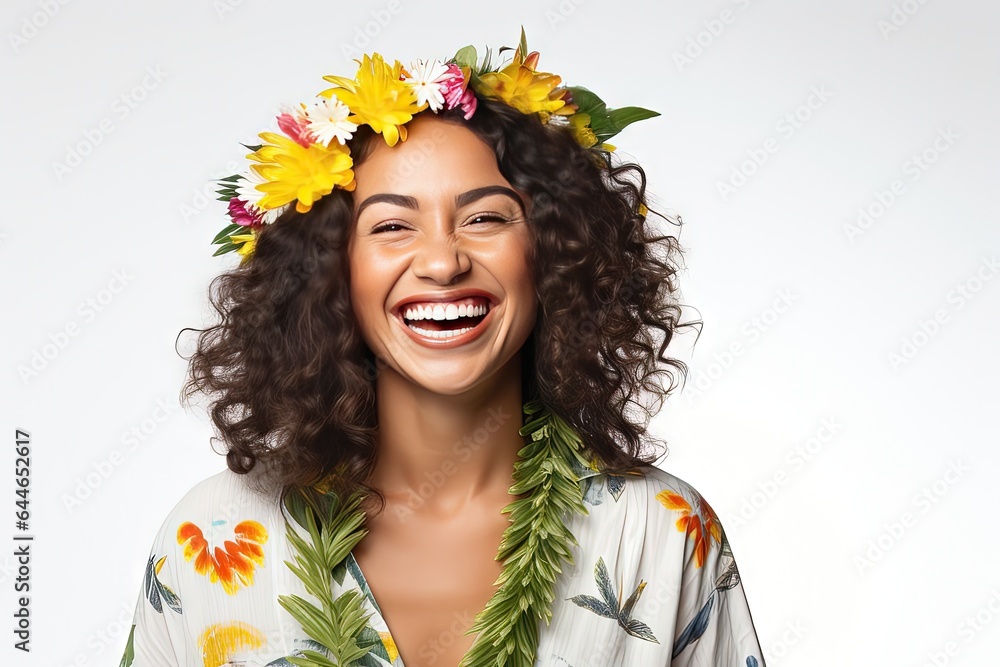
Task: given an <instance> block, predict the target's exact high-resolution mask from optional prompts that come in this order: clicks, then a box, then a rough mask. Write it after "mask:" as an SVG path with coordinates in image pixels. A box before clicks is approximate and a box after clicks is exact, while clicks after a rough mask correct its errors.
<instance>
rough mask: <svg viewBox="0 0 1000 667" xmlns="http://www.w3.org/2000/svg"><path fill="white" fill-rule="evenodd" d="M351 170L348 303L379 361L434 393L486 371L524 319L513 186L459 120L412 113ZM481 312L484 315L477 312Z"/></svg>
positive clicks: (525, 257)
mask: <svg viewBox="0 0 1000 667" xmlns="http://www.w3.org/2000/svg"><path fill="white" fill-rule="evenodd" d="M407 132H408V136H407V139H406V140H405V141H402V142H399V143H397V144H396V145H395V146H393V147H391V148H390V147H389V146H386V145H385V142H383V141H381V139H380V138H378V139H377V140H376V148H375V149H374V150H373V151H372V152H371V153H370V154H369V156H368V157H367V158H366V159H365V160H364V161H363V162H362V163H361V164H360V165H358V166H357V168H356V169H355V179H356V182H357V185H356V189H355V191H354V218H355V219H354V227H353V230H352V233H351V236H350V240H349V243H348V258H349V263H350V272H351V303H352V307H353V310H354V315H355V317H356V318H357V321H358V324H359V326H360V328H361V332H362V335H363V337H364V339H365V342H366V343H367V344H368V347H369V348H370V349H371V350H372V352H374V353H375V356H376V357H377V358H379V359H380V360H381V361H382V362H383V363H384V364H385V365H387V366H388V367H389V368H391V369H392V370H394V371H396V372H397V373H399V374H400V375H401V376H403V377H405V378H407V379H409V380H410V381H411V382H413V383H415V384H417V385H420V386H422V387H424V388H425V389H427V390H428V391H433V392H435V393H439V394H459V393H462V392H465V391H467V390H469V389H471V388H473V387H476V386H477V385H479V384H480V383H482V382H484V381H488V378H490V376H492V375H493V374H494V373H495V372H496V371H497V370H499V369H500V368H502V367H503V366H504V364H506V363H508V361H510V359H511V357H513V356H514V354H515V353H516V352H517V351H518V350H519V349H520V348H521V346H522V345H523V344H524V342H525V340H527V338H528V336H529V335H530V334H531V331H532V329H533V328H534V326H535V317H536V310H537V305H538V303H537V298H536V295H535V288H534V285H533V283H532V278H531V258H532V241H531V235H530V230H529V228H528V224H527V221H526V219H525V213H526V212H525V208H524V206H525V204H523V203H522V195H520V194H519V193H517V192H515V191H514V189H513V188H512V187H511V185H510V183H508V182H507V180H506V179H505V178H504V177H503V176H502V175H501V174H500V171H499V170H498V169H497V164H496V156H495V155H494V153H493V151H492V149H491V148H490V147H489V146H487V145H486V144H485V143H484V142H483V141H482V140H480V139H479V138H478V137H477V136H476V135H475V134H473V133H472V131H470V130H469V129H467V128H465V127H463V126H461V125H458V124H455V123H451V122H446V121H443V120H441V119H439V118H436V117H434V116H433V115H431V114H421V115H419V116H417V117H416V118H414V119H413V120H412V121H410V122H409V123H407ZM484 312H485V315H483V314H482V313H484Z"/></svg>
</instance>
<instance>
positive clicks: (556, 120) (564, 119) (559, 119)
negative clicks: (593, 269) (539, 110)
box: [547, 114, 569, 127]
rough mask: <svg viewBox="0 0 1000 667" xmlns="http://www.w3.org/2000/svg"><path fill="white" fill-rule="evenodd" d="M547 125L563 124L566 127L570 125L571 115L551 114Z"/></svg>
mask: <svg viewBox="0 0 1000 667" xmlns="http://www.w3.org/2000/svg"><path fill="white" fill-rule="evenodd" d="M547 125H562V126H564V127H565V126H567V125H569V117H568V116H561V115H559V114H552V115H551V116H549V122H548V123H547Z"/></svg>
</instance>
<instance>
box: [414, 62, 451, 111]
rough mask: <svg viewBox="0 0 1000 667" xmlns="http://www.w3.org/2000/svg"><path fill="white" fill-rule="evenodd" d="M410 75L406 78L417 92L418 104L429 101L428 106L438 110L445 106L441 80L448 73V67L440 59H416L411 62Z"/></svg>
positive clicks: (432, 109)
mask: <svg viewBox="0 0 1000 667" xmlns="http://www.w3.org/2000/svg"><path fill="white" fill-rule="evenodd" d="M409 72H410V77H408V78H406V79H404V81H406V83H408V84H410V85H411V86H413V88H414V90H415V92H416V93H417V104H418V105H423V104H424V103H425V102H426V103H427V108H429V109H430V110H431V111H434V112H437V110H438V109H441V108H442V107H444V95H443V94H442V93H441V86H440V85H439V84H440V81H438V79H441V78H442V77H444V76H445V75H447V74H448V67H447V65H444V64H443V63H441V61H439V60H414V61H413V62H412V63H410V69H409Z"/></svg>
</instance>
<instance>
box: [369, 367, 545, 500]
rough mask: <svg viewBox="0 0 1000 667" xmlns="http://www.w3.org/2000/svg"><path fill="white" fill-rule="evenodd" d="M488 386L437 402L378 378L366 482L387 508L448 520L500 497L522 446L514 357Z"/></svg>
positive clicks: (388, 377) (438, 397) (397, 379)
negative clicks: (372, 455) (374, 442)
mask: <svg viewBox="0 0 1000 667" xmlns="http://www.w3.org/2000/svg"><path fill="white" fill-rule="evenodd" d="M490 380H491V381H490V382H487V383H484V384H482V385H480V386H479V387H477V388H476V389H474V390H472V391H469V392H465V393H463V394H459V395H443V394H437V393H433V392H428V391H426V390H425V389H423V388H422V387H420V386H418V385H415V384H414V383H412V382H410V381H409V380H407V379H406V378H404V377H402V376H400V375H399V374H397V373H394V372H392V371H384V372H383V373H382V374H381V375H380V377H379V379H378V381H377V383H376V389H375V394H376V401H377V413H378V423H379V427H378V430H379V442H378V458H377V461H376V464H375V469H374V471H373V473H372V476H371V479H370V480H369V483H370V484H371V485H372V486H374V487H375V488H377V489H379V490H380V491H381V492H382V494H383V495H384V496H385V498H386V500H387V502H388V503H391V504H394V505H396V504H399V503H402V505H403V506H404V507H406V508H409V509H410V510H412V511H418V510H422V511H430V512H434V513H442V514H446V515H448V514H453V513H459V512H462V511H463V509H464V508H466V507H467V505H468V504H469V503H472V502H476V501H478V500H482V499H484V498H490V499H495V498H497V497H498V496H501V497H502V496H504V495H505V494H506V493H507V490H508V489H509V487H510V485H511V483H512V479H511V474H512V473H513V471H514V463H515V461H517V453H518V451H519V450H520V449H521V448H522V447H523V446H524V444H525V439H524V437H523V436H521V435H520V434H519V433H518V430H519V429H520V428H521V425H522V421H523V415H522V412H521V410H522V406H523V402H524V400H526V397H523V396H522V391H521V372H520V359H519V355H515V357H514V358H513V359H511V360H510V362H509V363H507V364H506V365H505V367H504V368H503V369H501V370H500V371H498V372H497V373H496V374H495V375H494V376H493V378H490Z"/></svg>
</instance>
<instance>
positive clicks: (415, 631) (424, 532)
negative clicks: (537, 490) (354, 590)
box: [352, 520, 509, 667]
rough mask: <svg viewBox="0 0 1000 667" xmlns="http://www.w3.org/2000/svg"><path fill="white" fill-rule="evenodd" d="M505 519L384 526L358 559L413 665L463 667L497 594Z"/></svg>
mask: <svg viewBox="0 0 1000 667" xmlns="http://www.w3.org/2000/svg"><path fill="white" fill-rule="evenodd" d="M506 525H509V524H507V522H506V521H485V520H484V521H468V520H466V521H463V522H460V523H446V524H444V525H436V526H430V525H420V524H419V523H416V524H414V525H410V526H388V527H387V526H382V527H379V528H377V529H376V530H373V531H372V532H371V533H369V535H368V536H366V537H365V539H364V540H362V542H361V543H359V545H358V546H357V547H355V550H354V552H353V554H352V556H353V558H354V560H355V563H356V564H357V565H358V566H359V569H358V572H357V574H359V575H360V576H361V577H362V578H363V579H364V580H365V584H366V585H367V587H368V589H369V591H370V593H371V596H372V598H373V599H374V600H375V603H376V604H377V605H378V608H379V610H380V612H381V615H382V618H383V620H384V622H385V624H386V626H387V627H388V630H389V633H391V637H392V641H393V642H394V643H395V648H396V649H397V650H398V652H399V655H401V656H402V659H403V662H404V663H405V664H406V666H407V667H424V666H434V667H438V666H444V667H454V666H455V665H458V663H459V662H460V660H461V658H462V656H464V655H465V653H466V651H467V650H468V649H469V647H470V646H471V645H472V641H473V638H474V635H472V634H468V635H467V634H466V631H467V630H469V628H471V627H472V623H473V621H474V619H475V617H476V615H477V614H478V613H479V612H480V611H482V609H483V608H484V607H485V606H486V603H487V602H488V601H489V600H490V598H491V597H492V596H493V593H494V592H495V591H496V587H495V586H494V582H495V581H496V580H497V578H498V577H499V576H500V572H501V564H500V563H499V562H498V561H496V554H497V549H498V547H499V544H500V539H501V536H502V534H503V530H504V528H505V527H506Z"/></svg>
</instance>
